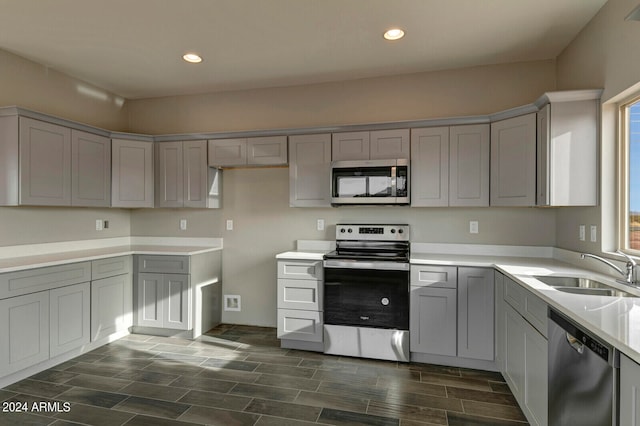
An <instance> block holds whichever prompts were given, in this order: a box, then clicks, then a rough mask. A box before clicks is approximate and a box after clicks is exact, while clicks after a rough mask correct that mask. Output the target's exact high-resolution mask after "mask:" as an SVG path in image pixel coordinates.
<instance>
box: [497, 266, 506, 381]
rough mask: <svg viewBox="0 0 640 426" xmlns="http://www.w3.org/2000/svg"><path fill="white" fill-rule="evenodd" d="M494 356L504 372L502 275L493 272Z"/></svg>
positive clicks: (499, 368) (499, 367)
mask: <svg viewBox="0 0 640 426" xmlns="http://www.w3.org/2000/svg"><path fill="white" fill-rule="evenodd" d="M495 286H496V287H495V357H496V365H497V366H498V370H500V372H501V373H504V353H505V347H504V342H505V339H504V327H505V324H504V299H503V297H504V296H503V295H504V275H502V274H501V273H500V272H495Z"/></svg>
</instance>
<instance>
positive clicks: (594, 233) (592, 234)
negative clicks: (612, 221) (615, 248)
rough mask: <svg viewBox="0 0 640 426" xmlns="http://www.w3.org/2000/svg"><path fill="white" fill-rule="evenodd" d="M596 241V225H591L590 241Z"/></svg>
mask: <svg viewBox="0 0 640 426" xmlns="http://www.w3.org/2000/svg"><path fill="white" fill-rule="evenodd" d="M596 241H598V227H597V226H596V225H591V242H592V243H595V242H596Z"/></svg>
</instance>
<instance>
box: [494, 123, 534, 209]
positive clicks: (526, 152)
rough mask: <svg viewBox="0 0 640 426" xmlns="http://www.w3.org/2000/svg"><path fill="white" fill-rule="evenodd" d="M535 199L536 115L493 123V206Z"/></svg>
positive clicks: (511, 204) (532, 203) (527, 202)
mask: <svg viewBox="0 0 640 426" xmlns="http://www.w3.org/2000/svg"><path fill="white" fill-rule="evenodd" d="M535 202H536V114H527V115H523V116H520V117H515V118H509V119H507V120H502V121H498V122H496V123H491V205H492V206H533V205H535Z"/></svg>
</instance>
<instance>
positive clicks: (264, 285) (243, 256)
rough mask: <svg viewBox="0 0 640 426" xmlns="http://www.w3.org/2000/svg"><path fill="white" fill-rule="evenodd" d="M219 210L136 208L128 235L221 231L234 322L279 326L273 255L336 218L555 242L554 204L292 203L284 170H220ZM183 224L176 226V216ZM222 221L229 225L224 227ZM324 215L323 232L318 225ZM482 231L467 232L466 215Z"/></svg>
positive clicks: (448, 234) (443, 233)
mask: <svg viewBox="0 0 640 426" xmlns="http://www.w3.org/2000/svg"><path fill="white" fill-rule="evenodd" d="M223 197H224V202H223V208H222V209H220V210H197V211H189V210H174V209H153V210H145V209H141V210H133V211H132V213H131V229H132V235H151V236H176V237H178V236H211V237H213V236H220V237H222V238H224V250H223V292H224V293H225V294H238V295H240V296H242V311H241V312H223V321H224V322H229V323H235V324H251V325H263V326H275V325H276V293H277V291H276V261H275V255H276V254H277V253H280V252H284V251H287V250H293V249H295V241H296V240H299V239H309V240H318V239H320V240H323V239H325V240H333V239H334V238H335V224H336V223H341V222H376V223H378V222H382V223H389V222H391V223H393V222H395V223H408V224H410V225H411V234H412V240H413V241H416V242H434V243H460V244H504V245H533V246H553V245H555V234H556V226H555V216H556V209H539V208H493V207H488V208H411V207H397V206H396V207H370V206H367V207H339V208H292V207H289V170H288V169H287V168H264V169H260V168H256V169H228V170H224V172H223ZM180 218H186V219H187V223H188V226H187V230H186V231H180V230H179V219H180ZM227 219H231V220H233V225H234V229H233V231H226V230H225V222H226V220H227ZM317 219H324V220H325V225H326V229H325V231H317V230H316V220H317ZM470 220H477V221H478V222H479V233H478V234H470V233H469V221H470Z"/></svg>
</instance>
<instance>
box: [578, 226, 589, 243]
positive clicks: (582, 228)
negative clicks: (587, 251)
mask: <svg viewBox="0 0 640 426" xmlns="http://www.w3.org/2000/svg"><path fill="white" fill-rule="evenodd" d="M579 229H580V231H579V233H578V238H580V241H584V240H585V239H586V238H587V234H586V226H584V225H580V228H579Z"/></svg>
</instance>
